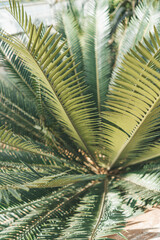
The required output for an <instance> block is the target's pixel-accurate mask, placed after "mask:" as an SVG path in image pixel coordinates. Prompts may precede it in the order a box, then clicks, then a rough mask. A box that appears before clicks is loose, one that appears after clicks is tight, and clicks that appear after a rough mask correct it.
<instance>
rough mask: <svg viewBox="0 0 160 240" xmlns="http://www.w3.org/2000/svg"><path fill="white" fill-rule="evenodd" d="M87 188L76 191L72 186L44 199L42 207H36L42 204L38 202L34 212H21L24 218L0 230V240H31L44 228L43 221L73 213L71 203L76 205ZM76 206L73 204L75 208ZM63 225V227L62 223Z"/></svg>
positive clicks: (78, 188) (79, 188)
mask: <svg viewBox="0 0 160 240" xmlns="http://www.w3.org/2000/svg"><path fill="white" fill-rule="evenodd" d="M88 188H90V185H89V186H86V187H84V188H82V187H78V186H77V189H76V188H75V186H72V187H70V188H67V189H62V190H59V191H56V192H55V193H54V194H52V197H50V198H49V199H47V198H46V199H45V200H44V204H43V205H42V206H43V207H41V208H39V207H38V206H37V205H39V204H40V205H41V204H42V203H41V202H39V204H37V205H35V206H36V207H35V208H34V210H31V211H29V213H28V212H25V210H22V213H24V216H23V217H21V218H20V219H19V218H18V219H16V218H15V221H14V222H13V223H12V224H11V225H10V226H8V227H7V228H5V229H4V230H2V231H1V238H2V239H6V238H10V239H14V237H15V235H16V236H17V237H18V238H26V237H29V236H31V237H32V238H34V237H36V235H37V234H39V232H40V229H41V227H43V226H44V227H45V221H47V220H48V219H50V218H55V219H57V220H58V219H61V218H62V217H63V218H64V217H65V216H67V215H68V214H71V212H73V211H74V207H73V206H72V203H73V202H74V203H76V202H77V204H78V202H79V199H80V198H81V197H82V196H83V195H84V193H85V192H86V191H87V190H88ZM66 190H67V191H66ZM42 202H43V201H42ZM35 204H36V203H35ZM77 204H75V206H76V205H77ZM31 206H32V205H31ZM71 206H72V207H71ZM27 207H28V206H27ZM2 223H3V222H2ZM17 223H18V225H17ZM55 224H56V223H55ZM63 224H64V225H65V222H64V221H63ZM21 230H22V231H21ZM58 232H59V231H57V232H56V231H55V235H56V234H57V233H58Z"/></svg>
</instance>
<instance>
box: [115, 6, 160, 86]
mask: <svg viewBox="0 0 160 240" xmlns="http://www.w3.org/2000/svg"><path fill="white" fill-rule="evenodd" d="M152 4H153V3H152V1H151V2H150V3H146V1H143V2H140V3H139V4H138V6H137V7H136V9H135V13H134V16H133V17H132V18H131V20H130V22H129V25H128V27H126V28H124V27H123V25H122V24H120V25H119V27H118V30H117V33H120V32H121V34H120V35H119V34H117V42H118V55H117V57H116V59H117V60H116V63H115V68H114V71H113V73H112V80H113V81H114V78H115V76H116V74H117V73H118V68H119V67H120V66H121V62H122V60H123V56H124V55H125V54H126V53H127V52H128V51H129V50H130V49H131V48H132V49H134V50H135V45H136V44H138V41H140V42H141V41H142V39H143V37H146V38H147V40H148V34H149V31H151V32H152V33H153V32H154V30H153V26H156V27H157V29H159V23H160V16H159V10H158V8H155V7H153V5H152Z"/></svg>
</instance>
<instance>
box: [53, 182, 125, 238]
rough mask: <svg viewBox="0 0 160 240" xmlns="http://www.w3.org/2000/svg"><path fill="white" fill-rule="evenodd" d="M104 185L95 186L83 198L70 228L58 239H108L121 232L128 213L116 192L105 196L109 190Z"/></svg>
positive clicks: (71, 219)
mask: <svg viewBox="0 0 160 240" xmlns="http://www.w3.org/2000/svg"><path fill="white" fill-rule="evenodd" d="M103 184H104V183H99V184H97V185H95V186H93V187H92V189H91V190H90V192H89V193H88V194H86V195H85V196H84V198H82V200H81V201H80V203H79V206H78V208H77V209H76V213H75V215H73V217H71V218H70V219H69V221H68V224H67V225H68V227H67V228H66V229H65V230H64V231H62V234H61V236H60V237H59V238H57V239H61V240H62V239H77V240H80V239H90V240H92V239H101V238H102V239H108V238H109V235H111V234H116V233H119V232H120V231H121V229H122V228H123V225H124V218H125V214H126V216H127V212H125V210H124V209H123V206H122V200H121V199H120V197H119V196H118V194H117V193H116V192H110V193H107V194H106V193H105V194H104V192H108V190H109V189H108V187H107V185H105V188H104V186H103ZM107 237H108V238H107Z"/></svg>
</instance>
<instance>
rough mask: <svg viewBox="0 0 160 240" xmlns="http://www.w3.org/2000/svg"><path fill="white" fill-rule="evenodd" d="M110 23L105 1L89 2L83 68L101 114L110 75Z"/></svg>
mask: <svg viewBox="0 0 160 240" xmlns="http://www.w3.org/2000/svg"><path fill="white" fill-rule="evenodd" d="M110 28H111V27H110V21H109V11H108V4H107V2H106V1H96V0H95V1H90V2H89V4H88V13H87V21H86V26H85V28H84V36H85V37H84V44H83V45H84V46H83V54H84V66H85V73H86V82H87V83H88V85H89V87H90V88H89V91H90V93H91V94H92V95H93V99H94V101H95V103H96V105H97V108H98V112H99V113H100V112H101V109H102V106H103V104H104V101H105V100H106V93H107V89H108V84H109V78H110V73H111V52H110V46H109V39H110Z"/></svg>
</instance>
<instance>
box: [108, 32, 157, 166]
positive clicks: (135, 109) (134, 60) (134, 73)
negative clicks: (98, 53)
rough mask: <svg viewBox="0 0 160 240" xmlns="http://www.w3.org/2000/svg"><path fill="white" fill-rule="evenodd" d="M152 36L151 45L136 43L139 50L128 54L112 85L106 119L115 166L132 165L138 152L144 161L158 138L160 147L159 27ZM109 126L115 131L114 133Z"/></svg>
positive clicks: (112, 163)
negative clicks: (159, 135) (145, 154)
mask: <svg viewBox="0 0 160 240" xmlns="http://www.w3.org/2000/svg"><path fill="white" fill-rule="evenodd" d="M150 36H151V37H150V42H148V41H147V40H145V42H146V43H147V46H145V45H144V44H142V43H139V45H138V46H137V47H136V48H137V50H138V52H139V54H138V53H135V52H134V51H132V54H130V53H129V54H127V55H125V60H124V61H123V63H122V68H121V69H120V70H119V73H118V76H117V78H116V80H115V84H113V85H112V86H111V90H110V94H109V96H108V102H107V104H106V107H107V108H108V110H107V112H106V113H104V118H105V120H107V121H109V122H110V123H109V124H108V123H105V124H104V126H105V127H106V130H105V131H106V136H107V137H105V138H106V140H105V141H106V142H107V141H108V142H110V143H111V144H113V143H114V145H112V147H111V155H109V162H110V164H111V166H113V165H114V166H115V165H119V166H120V165H121V166H123V164H125V163H127V164H128V165H130V164H132V161H134V157H135V155H136V157H137V156H138V157H139V162H140V161H141V158H143V153H144V152H145V150H149V148H151V147H152V145H153V142H154V141H157V144H158V145H157V146H156V149H157V150H158V148H159V143H158V132H159V124H158V121H159V104H160V97H159V89H160V74H159V71H157V70H158V69H159V67H160V64H159V61H158V59H159V48H160V41H159V37H158V34H157V31H156V29H155V37H153V35H152V34H150ZM148 46H152V48H153V49H154V51H152V52H151V50H150V49H149V48H148ZM108 128H109V129H110V131H112V132H111V133H110V136H108V135H109V134H108V132H107V129H108ZM117 136H118V137H117ZM151 151H152V150H151ZM148 152H149V151H148ZM152 152H153V151H152ZM148 154H149V153H148ZM131 159H132V161H131ZM130 161H131V162H130Z"/></svg>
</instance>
